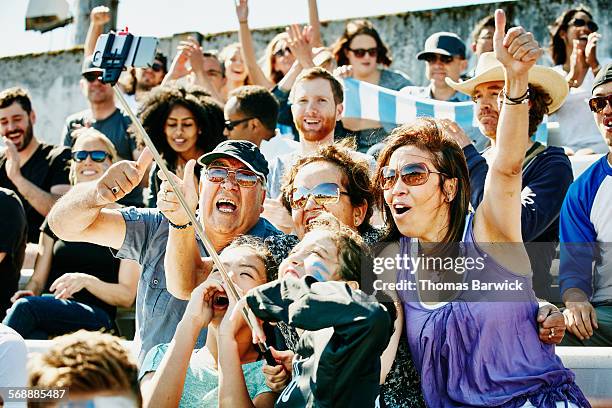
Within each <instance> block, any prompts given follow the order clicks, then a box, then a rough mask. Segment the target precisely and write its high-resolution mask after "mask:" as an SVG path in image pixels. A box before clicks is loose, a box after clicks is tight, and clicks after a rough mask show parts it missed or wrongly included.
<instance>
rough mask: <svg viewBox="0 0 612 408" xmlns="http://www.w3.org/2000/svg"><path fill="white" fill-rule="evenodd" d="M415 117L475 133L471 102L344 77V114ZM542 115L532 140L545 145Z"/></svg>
mask: <svg viewBox="0 0 612 408" xmlns="http://www.w3.org/2000/svg"><path fill="white" fill-rule="evenodd" d="M419 116H430V117H434V118H437V119H450V120H452V121H454V122H456V123H457V124H458V125H459V126H461V127H462V128H463V130H465V132H466V133H468V134H473V132H478V119H477V118H476V115H475V114H474V102H471V101H468V102H446V101H437V100H435V99H428V98H421V97H418V96H414V95H406V94H403V93H402V94H400V93H399V92H397V91H393V90H391V89H388V88H382V87H380V86H378V85H373V84H370V83H368V82H363V81H358V80H356V79H353V78H345V79H344V117H345V118H360V119H370V120H375V121H378V122H381V123H386V124H397V125H402V124H405V123H410V122H412V121H414V120H415V119H416V118H417V117H419ZM546 122H547V120H546V117H545V118H544V121H543V123H542V124H540V126H539V127H538V130H537V132H536V134H535V137H534V140H536V141H538V142H540V143H542V144H546V140H547V138H548V131H547V126H546Z"/></svg>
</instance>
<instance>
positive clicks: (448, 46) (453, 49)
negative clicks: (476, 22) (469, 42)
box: [416, 32, 465, 60]
mask: <svg viewBox="0 0 612 408" xmlns="http://www.w3.org/2000/svg"><path fill="white" fill-rule="evenodd" d="M428 54H441V55H448V56H449V57H452V56H454V55H459V56H460V57H462V58H465V43H464V42H463V41H462V40H461V38H460V37H459V36H458V35H457V34H455V33H448V32H439V33H435V34H432V35H430V36H429V38H427V40H425V49H424V50H423V51H421V52H419V53H418V54H417V56H416V57H417V59H419V60H423V59H425V57H426V55H428Z"/></svg>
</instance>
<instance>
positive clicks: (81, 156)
mask: <svg viewBox="0 0 612 408" xmlns="http://www.w3.org/2000/svg"><path fill="white" fill-rule="evenodd" d="M87 156H90V157H91V160H93V161H95V162H98V163H102V162H103V161H104V160H106V158H107V157H108V158H109V159H111V160H112V156H111V155H110V154H108V153H106V152H105V151H104V150H78V151H76V152H72V159H73V160H74V161H75V162H78V163H80V162H82V161H85V160H87Z"/></svg>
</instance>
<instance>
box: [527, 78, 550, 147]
mask: <svg viewBox="0 0 612 408" xmlns="http://www.w3.org/2000/svg"><path fill="white" fill-rule="evenodd" d="M529 102H531V106H529V136H533V135H534V134H535V132H536V131H537V130H538V126H539V125H540V123H542V120H543V119H544V115H548V107H549V106H550V104H551V103H552V98H551V97H550V95H549V94H548V92H546V91H545V90H544V88H542V87H541V86H538V85H532V84H529Z"/></svg>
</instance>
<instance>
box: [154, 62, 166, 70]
mask: <svg viewBox="0 0 612 408" xmlns="http://www.w3.org/2000/svg"><path fill="white" fill-rule="evenodd" d="M151 69H152V70H153V71H154V72H161V71H163V70H164V66H163V65H162V64H160V63H159V62H154V63H153V65H151Z"/></svg>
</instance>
